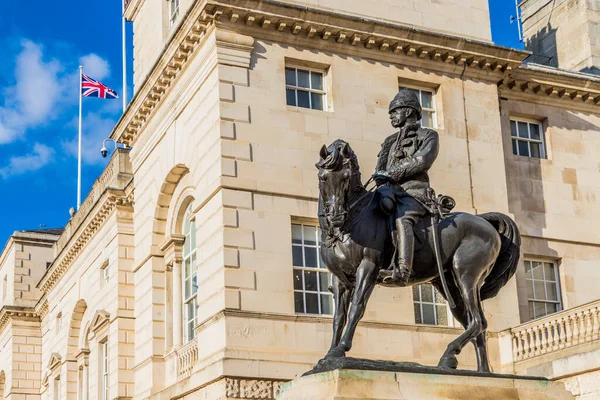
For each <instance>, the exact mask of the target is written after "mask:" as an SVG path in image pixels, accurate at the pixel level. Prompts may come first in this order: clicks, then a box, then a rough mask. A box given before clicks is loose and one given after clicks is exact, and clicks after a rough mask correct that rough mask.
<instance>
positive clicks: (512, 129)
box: [510, 121, 519, 137]
mask: <svg viewBox="0 0 600 400" xmlns="http://www.w3.org/2000/svg"><path fill="white" fill-rule="evenodd" d="M510 136H512V137H517V136H519V135H518V134H517V123H516V122H515V121H510Z"/></svg>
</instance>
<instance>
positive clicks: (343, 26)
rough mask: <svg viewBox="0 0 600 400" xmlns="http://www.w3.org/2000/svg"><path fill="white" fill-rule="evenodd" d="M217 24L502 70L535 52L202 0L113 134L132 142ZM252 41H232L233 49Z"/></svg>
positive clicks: (242, 2)
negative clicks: (530, 52) (235, 42)
mask: <svg viewBox="0 0 600 400" xmlns="http://www.w3.org/2000/svg"><path fill="white" fill-rule="evenodd" d="M133 6H134V5H130V6H129V7H133ZM215 26H220V27H223V28H225V29H231V30H235V31H236V32H237V31H240V32H242V31H243V32H242V33H244V34H248V36H254V37H261V36H264V35H265V34H266V33H269V34H270V35H274V37H275V39H276V40H279V41H281V42H289V41H290V40H293V39H294V38H299V37H303V38H305V39H306V40H309V41H312V42H313V43H314V44H313V47H316V46H323V44H327V45H328V49H329V51H335V50H336V49H339V47H340V46H347V48H348V49H356V48H363V49H364V50H365V51H368V52H369V54H370V55H369V56H370V57H371V58H374V59H377V58H378V57H379V58H385V57H383V56H382V54H387V57H390V55H391V56H393V57H394V58H396V57H397V58H398V59H397V62H398V63H402V62H403V60H408V59H410V58H415V59H417V58H418V59H427V60H431V61H435V62H439V63H445V64H447V65H455V66H456V65H458V66H462V65H466V66H467V67H469V68H471V69H474V70H478V71H481V72H483V73H497V74H500V75H501V74H502V73H504V72H506V71H510V70H512V69H514V68H516V67H518V66H519V65H520V64H521V62H522V61H523V59H525V57H527V56H528V55H529V53H528V52H523V51H520V50H515V49H508V48H504V47H499V46H495V45H493V44H489V43H485V42H479V41H474V40H468V39H464V38H459V37H455V36H449V35H443V34H438V33H433V32H428V31H425V30H419V29H415V28H412V27H408V26H403V25H395V24H389V23H384V22H381V21H376V20H369V19H366V18H357V17H351V16H348V15H342V14H336V13H332V12H328V11H324V10H317V9H311V8H308V7H303V6H295V5H291V4H284V3H281V2H278V1H273V0H205V1H197V2H195V3H194V5H193V6H192V8H191V10H190V11H189V12H188V13H187V15H186V19H185V20H184V21H182V23H181V24H180V25H179V27H178V31H177V32H176V34H175V35H174V36H173V37H172V38H171V40H170V42H169V43H168V45H167V47H166V49H165V51H164V52H163V54H162V55H161V57H160V59H159V60H158V61H157V62H156V64H155V65H154V67H153V68H152V71H151V72H150V74H149V75H148V76H147V77H146V79H145V80H144V82H143V83H142V84H141V86H140V89H139V90H138V91H137V93H136V95H135V96H134V98H133V100H132V101H131V104H130V106H129V107H128V109H127V111H126V112H125V114H124V115H123V117H122V118H121V120H120V121H119V122H118V124H117V126H116V127H115V129H114V130H113V132H112V134H111V138H113V139H115V140H117V141H119V142H121V143H125V144H127V145H130V146H131V145H133V144H134V143H135V141H136V140H137V138H138V135H139V132H140V131H141V130H142V129H143V127H144V126H145V125H146V124H147V123H148V121H149V120H150V119H151V117H152V115H153V114H154V112H155V110H156V109H157V108H158V106H159V105H160V104H161V102H162V101H163V99H164V97H165V95H166V94H167V93H169V91H170V89H171V87H172V83H173V82H174V81H175V80H176V79H177V77H178V76H179V75H180V73H181V71H182V70H183V68H184V66H185V65H186V63H187V62H188V61H189V59H190V58H191V57H190V56H191V54H192V53H193V52H194V51H195V50H196V49H197V47H198V46H199V44H200V43H201V42H202V41H203V38H205V37H206V35H207V34H208V33H209V32H210V31H212V29H213V28H214V27H215ZM248 30H251V31H252V32H250V31H248ZM247 31H248V32H247ZM217 39H218V38H217ZM250 45H251V44H250V43H237V44H234V43H227V46H229V47H230V49H233V50H235V47H236V46H238V47H240V49H241V47H244V49H245V47H247V46H250ZM224 48H225V47H224ZM406 57H409V58H406ZM231 59H232V60H233V58H231ZM498 79H500V78H499V77H498Z"/></svg>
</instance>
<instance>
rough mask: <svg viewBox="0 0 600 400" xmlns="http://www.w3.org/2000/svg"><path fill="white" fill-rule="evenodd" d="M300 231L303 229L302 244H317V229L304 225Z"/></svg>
mask: <svg viewBox="0 0 600 400" xmlns="http://www.w3.org/2000/svg"><path fill="white" fill-rule="evenodd" d="M302 229H304V244H307V245H309V246H315V245H316V244H317V228H316V227H314V226H306V225H304V226H303V227H302Z"/></svg>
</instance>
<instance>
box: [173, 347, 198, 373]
mask: <svg viewBox="0 0 600 400" xmlns="http://www.w3.org/2000/svg"><path fill="white" fill-rule="evenodd" d="M197 361H198V341H197V340H195V339H194V340H192V341H191V342H189V343H188V344H186V345H185V346H183V347H181V348H180V349H179V350H177V380H182V379H185V378H187V377H189V376H190V375H191V374H192V371H193V370H194V365H196V362H197Z"/></svg>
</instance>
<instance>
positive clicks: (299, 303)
mask: <svg viewBox="0 0 600 400" xmlns="http://www.w3.org/2000/svg"><path fill="white" fill-rule="evenodd" d="M294 308H295V309H296V312H297V313H304V295H303V294H302V292H294Z"/></svg>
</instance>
